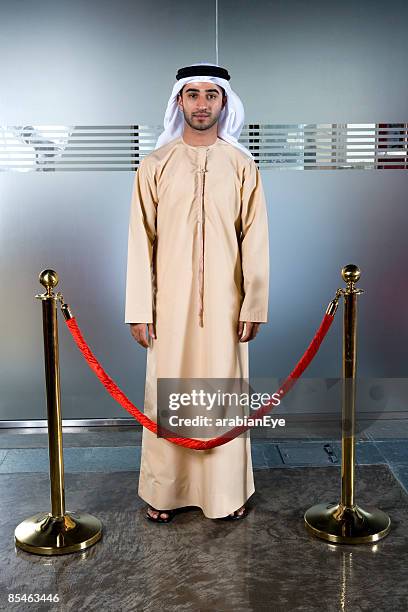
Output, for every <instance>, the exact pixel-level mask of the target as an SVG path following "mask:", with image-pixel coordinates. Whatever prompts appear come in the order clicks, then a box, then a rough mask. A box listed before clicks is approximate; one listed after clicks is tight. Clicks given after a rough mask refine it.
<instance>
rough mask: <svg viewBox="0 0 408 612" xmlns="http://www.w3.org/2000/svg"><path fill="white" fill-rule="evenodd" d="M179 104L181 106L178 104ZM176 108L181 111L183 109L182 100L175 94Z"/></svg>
mask: <svg viewBox="0 0 408 612" xmlns="http://www.w3.org/2000/svg"><path fill="white" fill-rule="evenodd" d="M180 103H181V104H180ZM177 106H178V107H179V108H180V109H181V110H182V109H183V99H182V97H181V96H180V94H179V93H178V94H177Z"/></svg>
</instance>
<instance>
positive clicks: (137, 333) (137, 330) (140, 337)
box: [130, 323, 156, 348]
mask: <svg viewBox="0 0 408 612" xmlns="http://www.w3.org/2000/svg"><path fill="white" fill-rule="evenodd" d="M146 325H147V327H148V334H149V336H150V337H151V338H156V332H155V330H154V326H153V323H130V333H131V334H132V336H133V337H134V339H135V340H136V342H138V343H139V344H140V345H141V346H143V347H144V348H148V346H149V342H148V336H147V335H146Z"/></svg>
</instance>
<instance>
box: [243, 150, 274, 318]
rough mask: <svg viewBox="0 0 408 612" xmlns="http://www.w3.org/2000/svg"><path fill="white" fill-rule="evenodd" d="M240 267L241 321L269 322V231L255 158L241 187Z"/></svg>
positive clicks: (247, 167) (250, 163)
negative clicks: (241, 287) (242, 294)
mask: <svg viewBox="0 0 408 612" xmlns="http://www.w3.org/2000/svg"><path fill="white" fill-rule="evenodd" d="M241 232H242V234H241V266H242V276H243V279H242V281H243V290H244V299H243V302H242V305H241V311H240V315H239V320H240V321H255V322H262V323H266V322H267V321H268V298H269V233H268V216H267V211H266V202H265V195H264V191H263V187H262V181H261V175H260V172H259V170H258V168H257V166H256V164H255V162H254V161H253V160H250V162H249V164H248V165H247V166H245V168H244V176H243V184H242V188H241Z"/></svg>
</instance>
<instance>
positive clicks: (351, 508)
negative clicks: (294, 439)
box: [304, 264, 391, 544]
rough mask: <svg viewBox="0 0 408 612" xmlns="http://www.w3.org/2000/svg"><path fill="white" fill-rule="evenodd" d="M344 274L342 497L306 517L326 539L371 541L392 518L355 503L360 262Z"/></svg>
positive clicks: (383, 533)
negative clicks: (356, 284) (336, 502)
mask: <svg viewBox="0 0 408 612" xmlns="http://www.w3.org/2000/svg"><path fill="white" fill-rule="evenodd" d="M341 274H342V277H343V280H344V281H345V282H346V283H347V287H346V289H342V290H341V293H342V294H343V296H344V318H343V391H342V396H343V399H342V455H341V500H340V503H338V504H335V503H331V504H326V503H322V504H317V505H315V506H312V507H311V508H309V509H308V510H307V511H306V512H305V515H304V520H305V526H306V528H307V530H308V531H309V532H310V533H312V534H313V535H315V536H317V537H319V538H322V539H323V540H328V541H329V542H337V543H342V544H367V543H370V542H376V541H377V540H380V539H381V538H383V537H384V536H386V535H387V534H388V532H389V531H390V526H391V521H390V518H389V516H388V515H387V514H385V512H383V511H382V510H378V508H370V511H368V510H363V509H362V508H360V506H358V505H357V504H355V503H354V465H355V438H354V432H355V399H356V354H357V351H356V349H357V341H356V336H357V295H358V294H359V293H362V290H361V289H357V288H356V287H355V283H356V282H357V281H358V279H359V278H360V270H359V268H358V267H357V266H355V265H353V264H350V265H348V266H345V267H344V268H343V269H342V271H341Z"/></svg>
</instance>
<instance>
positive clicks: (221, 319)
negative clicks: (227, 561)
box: [125, 137, 269, 518]
mask: <svg viewBox="0 0 408 612" xmlns="http://www.w3.org/2000/svg"><path fill="white" fill-rule="evenodd" d="M268 286H269V242H268V220H267V212H266V204H265V197H264V192H263V188H262V182H261V177H260V173H259V170H258V168H257V166H256V164H255V162H254V160H252V159H251V158H249V157H248V156H246V155H245V154H244V153H243V152H241V151H240V150H239V149H237V148H236V147H234V146H233V145H231V144H229V143H228V142H226V141H224V140H222V139H220V138H217V140H216V142H215V143H213V144H212V145H203V146H193V145H189V144H187V143H185V142H184V139H183V137H180V138H177V139H175V140H173V141H171V142H170V143H167V144H166V145H164V146H162V147H160V148H159V149H156V150H155V151H153V152H152V153H150V154H149V155H147V156H146V157H145V158H144V159H143V160H142V161H141V163H140V165H139V169H138V171H137V172H136V174H135V178H134V185H133V194H132V202H131V211H130V223H129V242H128V263H127V285H126V309H125V322H126V323H151V322H154V324H155V329H156V335H157V339H151V340H150V341H149V348H147V367H146V385H145V404H144V412H145V414H147V415H148V416H149V417H150V418H151V419H153V420H154V421H156V417H157V404H156V395H157V378H243V379H248V378H249V367H248V343H247V342H239V340H238V335H237V325H238V320H241V321H259V322H266V321H267V312H268ZM250 444H251V442H250V437H249V435H248V434H247V435H245V434H243V435H241V436H240V437H238V438H236V439H234V440H232V441H230V442H228V443H227V444H224V445H223V446H220V447H217V448H213V449H209V450H206V451H197V450H192V449H188V448H184V447H180V446H176V445H174V444H173V443H171V442H169V441H168V440H166V439H164V438H157V437H156V435H155V434H153V433H151V432H150V431H149V430H147V429H143V439H142V456H141V465H140V477H139V490H138V493H139V495H140V497H141V498H142V499H144V500H145V501H146V502H147V503H148V504H150V505H151V506H153V507H154V508H157V509H171V508H179V507H183V506H198V507H200V508H201V509H202V510H203V512H204V515H205V516H206V517H208V518H220V517H222V516H226V515H227V514H229V513H231V512H233V511H234V510H237V509H238V508H240V507H241V506H242V505H243V504H244V503H245V502H246V501H247V499H248V498H249V497H250V496H251V495H252V494H253V493H254V491H255V487H254V480H253V472H252V461H251V446H250Z"/></svg>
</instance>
